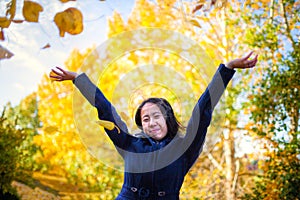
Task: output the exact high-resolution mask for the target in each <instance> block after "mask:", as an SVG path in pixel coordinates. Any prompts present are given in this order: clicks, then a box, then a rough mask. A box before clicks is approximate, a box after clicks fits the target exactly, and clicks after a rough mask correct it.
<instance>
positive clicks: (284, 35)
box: [245, 0, 300, 199]
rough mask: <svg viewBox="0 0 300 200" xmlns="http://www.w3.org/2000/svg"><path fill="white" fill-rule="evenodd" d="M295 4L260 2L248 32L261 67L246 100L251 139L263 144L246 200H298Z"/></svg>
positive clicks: (298, 54) (299, 94)
mask: <svg viewBox="0 0 300 200" xmlns="http://www.w3.org/2000/svg"><path fill="white" fill-rule="evenodd" d="M296 13H299V2H298V1H285V0H282V1H271V2H269V3H264V4H263V6H262V7H260V9H259V10H258V11H257V13H256V14H255V15H254V16H247V17H249V18H250V19H251V20H253V21H255V23H256V24H260V28H258V29H257V27H256V28H254V27H252V28H251V29H249V31H248V34H247V36H248V39H249V40H248V42H249V44H250V45H252V46H254V47H257V48H260V49H261V54H262V56H263V58H264V60H265V63H264V65H265V67H266V69H264V72H263V74H262V75H261V78H260V80H259V81H258V82H257V85H256V86H255V87H254V88H253V94H252V95H251V96H249V99H250V106H251V112H252V119H253V121H252V123H251V124H250V127H252V131H253V137H255V138H257V139H258V140H260V141H262V142H263V143H264V147H263V151H264V152H265V153H264V157H263V158H262V159H264V161H265V162H264V163H263V164H262V165H261V166H260V168H261V169H262V170H263V173H262V174H261V176H259V178H258V180H257V182H256V185H255V187H254V188H253V191H252V192H249V193H248V194H246V195H245V198H246V199H299V198H300V196H299V192H298V188H299V186H300V181H299V180H300V173H299V170H300V161H299V157H298V156H299V147H300V146H299V144H300V143H299V128H300V126H299V122H300V119H299V114H300V102H299V98H300V92H299V85H300V81H299V76H300V69H299V64H300V51H299V49H300V48H299V40H298V39H299V24H298V22H299V15H297V14H296Z"/></svg>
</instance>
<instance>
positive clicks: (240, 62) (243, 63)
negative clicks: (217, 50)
mask: <svg viewBox="0 0 300 200" xmlns="http://www.w3.org/2000/svg"><path fill="white" fill-rule="evenodd" d="M252 54H253V51H251V52H250V53H249V54H248V55H246V56H245V57H243V58H237V59H234V60H232V61H230V62H228V63H227V64H226V67H228V68H229V69H234V68H240V69H246V68H252V67H254V66H255V65H256V63H257V57H258V55H256V56H255V57H254V58H253V59H251V60H249V58H250V56H251V55H252Z"/></svg>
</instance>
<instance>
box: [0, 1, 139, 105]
mask: <svg viewBox="0 0 300 200" xmlns="http://www.w3.org/2000/svg"><path fill="white" fill-rule="evenodd" d="M7 2H8V0H3V1H2V0H1V2H0V17H1V16H4V14H5V10H4V8H5V4H6V3H7ZM35 2H38V3H39V4H40V5H42V6H43V8H44V11H43V12H41V13H40V16H39V23H28V22H23V23H21V24H15V23H11V25H10V27H9V28H8V29H4V36H5V40H4V41H0V45H1V46H2V47H5V48H6V49H8V50H9V51H10V52H12V53H13V54H14V56H13V57H11V58H10V59H3V60H1V61H0V110H2V108H3V106H4V105H5V104H6V103H7V102H11V104H12V105H13V106H15V105H18V103H19V102H20V100H21V99H22V98H24V97H26V96H27V95H29V94H31V93H32V92H34V91H36V90H37V86H38V84H39V83H40V81H41V78H42V76H43V75H44V74H45V73H46V74H49V72H50V70H51V68H53V67H55V66H62V67H63V66H64V62H65V61H66V60H67V58H68V57H69V55H70V53H71V52H72V50H73V49H75V48H76V49H79V50H80V51H84V50H85V49H87V48H89V47H92V46H94V45H96V46H98V45H101V44H102V43H103V42H104V41H105V40H106V39H107V31H108V26H107V20H108V18H109V17H111V16H112V13H113V11H117V12H119V13H121V15H122V16H123V17H124V18H125V19H126V17H127V16H128V15H129V13H130V11H131V10H132V8H133V6H134V0H106V1H99V0H77V1H70V2H67V3H64V4H63V3H61V2H60V1H59V0H53V1H48V0H36V1H35ZM49 2H51V3H49ZM22 5H23V0H17V11H16V16H15V19H23V16H22ZM69 7H76V8H78V9H79V10H80V11H81V12H82V14H83V23H84V30H83V32H82V33H81V34H79V35H69V34H68V33H66V34H65V37H63V38H62V37H59V31H58V28H57V27H56V25H55V23H54V21H53V18H54V16H55V14H56V13H57V12H61V11H63V10H65V9H67V8H69ZM46 44H50V46H51V47H50V48H46V49H42V48H43V47H44V46H45V45H46Z"/></svg>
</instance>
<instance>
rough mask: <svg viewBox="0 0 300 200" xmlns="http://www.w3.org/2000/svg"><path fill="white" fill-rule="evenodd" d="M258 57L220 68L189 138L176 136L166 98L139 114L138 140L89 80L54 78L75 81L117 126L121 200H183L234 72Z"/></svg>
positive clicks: (61, 74)
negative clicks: (185, 186)
mask: <svg viewBox="0 0 300 200" xmlns="http://www.w3.org/2000/svg"><path fill="white" fill-rule="evenodd" d="M252 53H253V52H251V53H249V54H248V55H247V56H245V57H243V58H238V59H235V60H232V61H230V62H228V63H227V64H226V65H224V64H221V65H220V66H219V68H218V70H217V73H216V74H215V75H214V77H213V79H212V81H211V82H210V84H209V86H208V87H207V89H206V90H205V92H204V93H203V94H202V96H201V97H200V98H199V100H198V102H197V104H196V106H195V107H194V110H193V113H192V116H191V118H190V120H189V123H188V125H187V128H186V134H185V135H183V136H180V135H179V134H177V132H178V130H179V128H180V123H179V122H178V121H177V119H176V118H175V115H174V112H173V109H172V107H171V105H170V104H169V103H168V102H167V101H166V100H165V99H162V98H149V99H147V100H145V101H144V102H143V103H142V104H141V105H140V106H139V107H138V109H137V112H136V115H135V122H136V125H137V126H138V127H139V128H140V129H141V130H142V132H141V133H140V134H138V135H135V136H133V135H131V134H128V131H127V127H126V124H125V123H124V122H123V121H122V120H121V118H120V117H119V115H118V113H117V112H116V110H115V108H114V107H113V106H112V105H111V103H110V102H109V101H108V100H107V99H106V98H105V96H104V95H103V93H102V92H101V91H100V90H99V89H98V88H97V87H96V86H95V85H94V84H93V83H92V82H91V81H90V80H89V78H88V77H87V76H86V74H84V73H82V74H80V75H78V74H77V73H75V72H70V71H66V70H63V69H62V68H60V67H57V68H56V69H52V72H53V73H54V74H53V73H52V75H50V78H52V79H55V80H56V81H65V80H72V81H73V83H74V84H75V86H76V87H77V88H78V89H79V90H80V92H81V93H82V94H83V95H84V97H85V98H86V99H87V100H88V101H89V102H90V103H91V104H92V105H93V106H95V107H96V108H97V111H98V117H99V119H100V120H105V121H110V122H113V123H114V125H115V128H108V127H105V131H106V133H107V134H108V136H109V137H110V139H111V140H112V141H113V143H114V145H115V147H116V149H117V150H118V152H119V153H120V155H121V156H122V157H123V159H124V163H125V172H124V183H123V187H122V190H121V192H120V193H119V195H118V197H117V198H116V199H117V200H122V199H132V200H134V199H151V200H154V199H166V200H173V199H174V200H175V199H179V192H180V188H181V186H182V183H183V181H184V177H185V175H186V174H187V172H188V171H189V169H190V168H191V167H192V165H193V164H194V162H195V161H196V159H197V158H198V156H199V154H200V153H201V150H202V146H203V143H204V140H205V136H206V132H207V128H208V126H209V124H210V121H211V116H212V111H213V109H214V107H215V106H216V104H217V102H218V101H219V99H220V97H221V95H222V93H223V92H224V90H225V88H226V86H227V84H228V83H229V81H230V80H231V78H232V77H233V75H234V73H235V70H234V69H235V68H242V69H244V68H252V67H254V66H255V65H256V62H257V55H256V56H255V57H254V58H253V59H250V56H251V55H252Z"/></svg>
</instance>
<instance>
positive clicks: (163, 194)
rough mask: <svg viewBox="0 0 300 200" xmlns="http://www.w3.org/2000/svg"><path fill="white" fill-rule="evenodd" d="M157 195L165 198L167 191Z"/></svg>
mask: <svg viewBox="0 0 300 200" xmlns="http://www.w3.org/2000/svg"><path fill="white" fill-rule="evenodd" d="M157 195H158V196H159V197H163V196H165V195H166V192H165V191H160V192H158V193H157Z"/></svg>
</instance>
